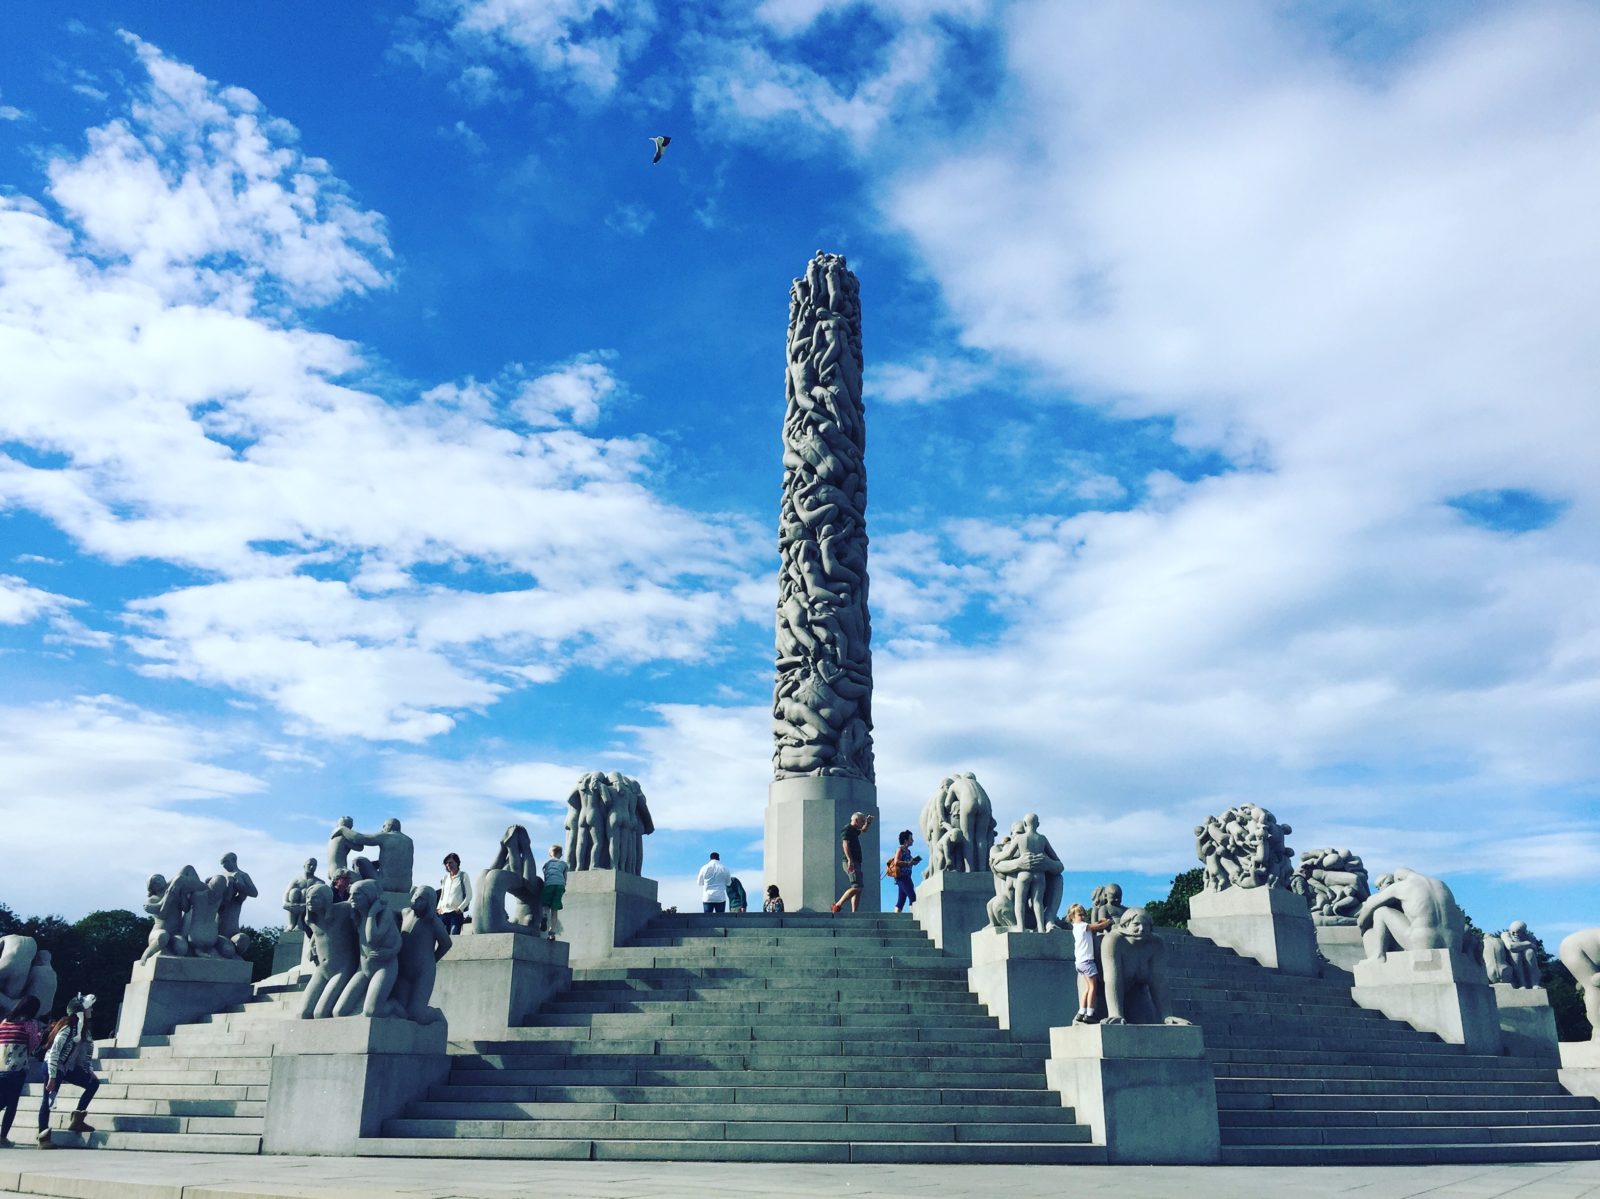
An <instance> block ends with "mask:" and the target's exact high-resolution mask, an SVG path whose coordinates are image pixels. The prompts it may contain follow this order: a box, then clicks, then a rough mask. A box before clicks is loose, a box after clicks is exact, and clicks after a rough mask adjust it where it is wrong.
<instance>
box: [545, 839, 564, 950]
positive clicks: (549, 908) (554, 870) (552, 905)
mask: <svg viewBox="0 0 1600 1199" xmlns="http://www.w3.org/2000/svg"><path fill="white" fill-rule="evenodd" d="M541 877H542V878H543V879H544V887H543V888H542V889H541V890H540V891H539V905H540V906H541V907H542V908H544V927H545V931H546V932H548V933H549V934H550V939H551V940H552V941H554V940H555V939H556V934H557V933H558V932H560V931H561V897H562V896H563V895H565V894H566V893H567V864H566V863H565V862H563V861H562V860H561V846H559V845H552V846H551V847H550V856H549V857H548V858H547V859H545V863H544V870H543V871H542V872H541Z"/></svg>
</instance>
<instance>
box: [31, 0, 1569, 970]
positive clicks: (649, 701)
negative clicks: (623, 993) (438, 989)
mask: <svg viewBox="0 0 1600 1199" xmlns="http://www.w3.org/2000/svg"><path fill="white" fill-rule="evenodd" d="M1596 61H1600V7H1597V6H1596V5H1595V4H1593V3H1512V2H1507V3H1494V4H1481V3H1471V2H1451V3H1417V4H1412V5H1406V6H1395V5H1389V4H1379V3H1371V2H1365V0H1350V2H1347V3H1336V2H1331V0H1330V2H1329V3H1324V4H1315V5H1295V4H1289V3H1283V2H1278V3H1266V2H1259V3H1252V2H1249V0H1226V2H1224V3H1218V4H1208V5H1193V4H1187V3H1176V2H1173V3H1158V2H1146V0H1118V2H1114V3H1077V2H1072V3H1062V2H1060V0H1044V2H1039V3H1030V2H1025V0H1018V2H1014V3H1000V2H990V0H865V2H844V0H763V2H760V3H742V4H718V3H710V2H700V0H696V2H694V3H682V4H679V3H668V2H666V0H418V2H415V3H399V4H393V5H360V4H341V5H324V4H319V3H310V2H307V0H283V2H282V3H277V4H273V5H228V6H218V5H212V4H203V3H198V2H196V0H172V2H170V3H166V4H161V5H134V6H129V5H96V4H93V3H86V4H81V5H74V6H72V12H71V16H70V17H69V16H68V14H67V12H66V11H65V10H63V9H62V8H61V7H60V6H57V5H48V4H13V5H7V6H4V8H3V9H0V363H3V364H4V367H3V370H0V828H4V830H5V833H4V846H5V852H4V854H3V858H4V866H3V867H0V902H3V903H5V904H7V905H8V906H10V907H11V908H13V909H14V910H16V911H18V912H23V913H39V912H45V911H53V912H59V913H61V914H64V915H66V916H68V917H76V916H79V915H82V914H84V913H85V912H87V911H90V910H93V909H96V908H104V907H137V905H138V903H139V901H140V900H141V898H142V895H143V880H144V878H145V877H146V876H147V875H148V874H150V873H152V872H155V871H161V872H163V873H168V874H170V873H171V872H172V871H174V870H176V869H178V868H179V867H180V866H181V865H183V864H184V863H186V862H192V863H194V864H195V865H196V866H198V867H199V868H200V869H201V870H202V873H205V872H207V871H208V870H209V869H210V867H211V865H212V863H213V862H214V861H215V860H216V859H218V858H219V857H220V856H221V854H222V853H223V852H225V851H228V850H233V851H237V852H238V854H239V857H240V861H241V865H242V866H243V867H244V868H245V869H246V870H248V871H250V872H251V873H252V874H254V875H255V877H256V879H257V882H258V884H260V885H261V886H262V890H263V893H264V894H265V895H267V896H268V897H269V900H270V897H271V896H272V895H274V894H276V893H277V890H278V884H279V880H282V882H283V883H285V884H286V883H287V881H288V879H289V878H290V877H291V875H292V874H293V873H294V870H295V865H296V863H298V862H299V861H301V860H303V859H304V858H305V857H306V856H309V855H313V854H315V855H318V856H320V852H321V849H322V846H323V845H324V842H325V839H326V836H327V830H328V829H329V827H331V825H332V823H333V821H334V820H335V819H336V818H337V817H339V816H341V815H345V814H349V815H352V816H354V818H355V820H356V824H357V826H358V827H365V826H372V825H376V824H378V823H379V822H380V821H381V820H383V819H384V818H386V817H390V816H396V817H399V818H400V819H401V820H402V822H403V824H404V827H405V829H406V831H408V832H410V833H411V834H412V835H413V836H414V838H415V839H416V842H417V852H418V855H419V856H418V860H419V862H425V863H430V864H431V863H432V862H435V861H437V860H438V859H440V858H442V856H443V854H444V853H445V852H446V851H451V850H453V851H456V852H459V853H460V855H461V857H462V859H463V862H464V864H465V867H466V869H467V870H468V871H469V872H473V871H475V870H477V869H480V868H481V867H482V866H483V865H485V864H487V859H488V858H489V857H490V855H491V854H492V852H493V850H494V848H495V845H496V842H497V839H498V835H499V833H500V831H501V830H502V829H503V828H504V827H505V826H506V825H508V824H511V823H524V824H526V825H528V827H529V829H530V831H531V832H532V834H533V836H534V838H535V840H536V842H537V841H540V840H547V839H548V840H555V839H557V837H558V834H559V829H560V822H561V818H562V816H563V814H564V812H565V797H566V795H567V794H568V792H569V791H570V790H571V789H572V787H573V785H574V783H575V782H576V780H577V777H578V776H579V775H580V774H581V773H583V772H584V771H587V770H620V771H623V772H624V773H627V774H630V775H633V776H635V777H637V778H638V779H639V780H640V781H641V783H642V785H643V787H644V790H645V792H646V794H647V796H648V798H649V803H650V807H651V810H652V812H653V813H654V816H655V821H656V824H657V826H658V831H657V833H656V834H655V835H654V836H653V837H651V838H650V839H649V841H648V843H647V846H646V851H645V873H646V874H647V875H649V876H651V877H654V878H657V879H658V880H660V882H661V885H662V897H663V901H664V902H666V903H675V904H677V905H680V906H683V905H692V904H693V903H694V902H695V901H696V898H697V896H696V893H695V891H694V888H693V885H692V876H693V874H694V872H695V870H696V869H697V868H698V865H699V864H700V863H701V862H702V861H703V860H704V857H705V855H706V853H707V852H708V851H709V850H711V849H718V850H720V852H721V853H722V856H723V858H724V860H725V861H727V862H729V864H730V865H732V866H733V868H734V870H735V873H737V874H739V875H740V876H741V878H743V879H744V880H745V881H746V883H747V885H749V884H751V883H757V884H758V883H759V880H760V877H761V867H762V864H761V845H760V841H761V821H762V814H763V810H764V807H765V802H766V787H767V784H768V782H769V781H770V778H771V765H770V753H771V741H770V737H771V734H770V726H769V720H770V702H771V668H772V657H773V651H772V608H773V604H774V602H775V599H776V594H777V584H776V577H775V576H776V566H777V549H776V536H775V534H776V521H777V510H778V498H779V491H780V484H781V477H782V465H781V460H780V447H779V440H780V426H781V422H782V417H783V353H784V351H783V346H784V340H783V339H784V329H785V324H786V320H787V305H788V286H789V281H790V280H791V278H793V277H794V276H795V275H797V274H799V273H800V271H801V270H802V269H803V268H804V266H805V263H806V261H807V260H808V259H809V258H810V257H811V255H812V254H813V253H814V252H815V251H816V250H818V249H826V250H829V251H834V252H840V253H843V254H846V255H847V256H848V258H849V261H850V265H851V267H852V269H854V270H855V271H856V273H857V274H858V275H859V277H860V280H861V296H862V308H863V323H864V344H865V355H866V376H865V377H866V384H865V387H866V404H867V408H868V418H867V419H868V427H869V434H868V458H867V462H868V477H869V480H870V488H871V499H870V506H869V527H870V532H871V536H872V546H871V558H870V563H871V576H872V606H873V613H872V615H873V622H874V629H875V640H874V661H875V667H876V693H875V700H874V712H875V717H876V722H877V727H876V746H877V760H878V788H879V799H880V805H881V808H882V811H883V821H884V823H885V824H886V825H892V826H896V827H914V826H915V824H916V821H915V815H916V813H917V811H918V810H919V809H920V808H921V806H922V805H923V804H924V803H925V802H926V801H927V799H928V797H929V796H930V795H931V794H933V792H934V791H935V790H936V788H937V786H938V783H939V781H940V779H941V778H943V777H944V776H946V775H948V774H949V773H951V772H953V771H958V770H972V771H975V772H976V773H977V775H978V777H979V779H980V780H981V781H982V782H983V783H984V785H985V787H986V789H987V790H988V792H989V794H990V795H991V797H992V798H993V801H994V804H995V809H996V814H997V816H998V817H999V818H1000V819H1001V820H1002V821H1003V822H1007V823H1009V822H1010V821H1012V820H1014V819H1016V818H1018V817H1020V816H1021V815H1022V814H1023V813H1024V812H1030V811H1031V812H1037V813H1039V815H1040V817H1041V821H1042V828H1043V831H1044V832H1045V833H1046V834H1047V835H1049V836H1050V838H1051V840H1052V842H1053V844H1054V846H1055V848H1056V850H1057V852H1058V853H1059V855H1060V856H1061V857H1062V859H1063V861H1064V862H1065V863H1066V864H1067V867H1068V870H1069V880H1070V882H1071V887H1072V888H1075V889H1077V890H1078V891H1081V892H1082V894H1083V895H1087V894H1088V891H1089V889H1090V888H1091V887H1092V886H1093V885H1094V884H1095V883H1098V882H1103V881H1120V882H1121V883H1122V884H1123V886H1124V888H1125V890H1126V891H1127V893H1128V895H1129V898H1130V899H1136V900H1137V899H1143V898H1149V897H1156V896H1163V895H1165V893H1166V889H1167V883H1168V881H1169V880H1170V878H1171V876H1172V875H1173V874H1175V873H1176V872H1178V871H1180V870H1183V869H1186V868H1188V867H1189V866H1191V865H1193V864H1194V856H1193V855H1194V850H1193V836H1192V832H1191V829H1192V827H1193V826H1194V825H1195V824H1196V823H1197V822H1198V820H1199V819H1200V818H1202V817H1203V816H1204V815H1206V814H1207V813H1214V812H1219V811H1221V810H1223V809H1224V808H1226V807H1228V806H1229V805H1231V804H1235V803H1241V802H1247V801H1248V802H1254V803H1258V804H1262V805H1264V806H1266V807H1269V808H1270V809H1272V810H1273V811H1274V812H1275V813H1276V814H1277V815H1278V817H1279V818H1280V820H1282V821H1284V822H1286V823H1288V824H1289V825H1290V826H1291V827H1292V828H1293V830H1294V832H1293V835H1292V836H1291V838H1290V843H1291V844H1292V845H1294V846H1296V847H1297V848H1299V849H1313V848H1318V847H1330V846H1339V847H1348V848H1351V849H1353V850H1355V851H1356V852H1357V853H1359V854H1361V855H1362V856H1363V857H1364V859H1365V861H1366V862H1367V864H1368V866H1369V867H1370V868H1371V869H1372V870H1373V872H1374V874H1376V873H1377V872H1379V871H1382V870H1385V869H1392V868H1393V867H1396V866H1401V865H1404V866H1409V867H1411V868H1413V869H1416V870H1420V871H1423V872H1425V873H1430V874H1436V875H1438V876H1440V877H1443V878H1445V879H1446V880H1447V881H1448V882H1449V883H1450V884H1451V886H1452V887H1453V888H1454V889H1455V891H1456V893H1457V895H1458V897H1459V898H1460V900H1461V902H1462V904H1463V906H1464V907H1465V908H1466V909H1467V911H1468V912H1469V913H1470V914H1471V915H1472V916H1473V918H1474V919H1475V920H1476V921H1477V922H1478V923H1479V924H1480V925H1482V926H1484V927H1486V928H1501V927H1504V926H1505V925H1506V924H1507V923H1508V922H1509V921H1511V920H1513V919H1525V920H1527V921H1528V922H1529V924H1530V926H1531V927H1532V929H1533V931H1534V932H1535V933H1536V934H1539V935H1541V936H1543V937H1544V938H1545V939H1546V940H1552V941H1553V940H1554V939H1559V937H1560V936H1561V935H1563V934H1565V933H1566V932H1568V931H1571V930H1572V929H1574V928H1577V927H1583V926H1588V925H1594V924H1600V900H1597V899H1596V898H1595V891H1594V888H1593V886H1592V885H1591V882H1592V879H1593V877H1594V875H1595V873H1596V870H1597V868H1600V804H1597V800H1600V737H1597V729H1600V626H1597V616H1600V527H1597V526H1600V470H1597V469H1596V467H1595V463H1596V446H1597V445H1600V403H1597V396H1596V385H1597V383H1600V338H1597V337H1596V336H1595V335H1594V319H1595V318H1594V314H1595V312H1596V310H1597V309H1600V294H1597V293H1600V221H1597V220H1596V219H1595V214H1596V213H1597V212H1600V73H1597V72H1596V71H1595V70H1594V67H1593V64H1594V63H1595V62H1596ZM655 134H667V135H670V136H671V137H672V139H673V140H672V144H671V146H670V147H669V148H668V150H667V152H666V154H665V155H664V157H663V160H662V161H661V163H660V164H658V165H652V164H651V161H650V158H651V154H652V147H651V145H650V143H649V140H648V139H649V138H650V137H651V136H653V135H655ZM422 877H427V874H426V873H425V872H424V873H423V874H422ZM751 890H752V892H754V887H751ZM272 907H273V905H272V904H271V903H270V902H269V901H263V902H262V905H261V906H260V907H259V908H257V909H256V910H255V912H254V913H252V911H251V910H250V909H249V908H247V909H246V912H245V918H246V922H247V923H249V922H256V923H261V924H266V923H272V922H274V918H275V913H274V912H273V910H272Z"/></svg>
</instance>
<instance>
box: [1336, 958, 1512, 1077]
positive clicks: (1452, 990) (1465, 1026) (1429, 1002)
mask: <svg viewBox="0 0 1600 1199" xmlns="http://www.w3.org/2000/svg"><path fill="white" fill-rule="evenodd" d="M1352 974H1353V976H1354V978H1355V986H1353V987H1351V988H1350V997H1351V998H1352V999H1354V1000H1355V1001H1356V1002H1357V1003H1358V1004H1360V1005H1361V1006H1362V1007H1364V1008H1371V1009H1373V1010H1374V1011H1379V1012H1382V1013H1383V1014H1384V1015H1385V1016H1388V1017H1389V1019H1391V1020H1403V1021H1404V1022H1405V1023H1407V1024H1409V1025H1411V1027H1412V1028H1416V1029H1420V1030H1421V1031H1423V1032H1431V1033H1435V1034H1437V1035H1438V1036H1439V1037H1440V1038H1441V1039H1442V1040H1445V1041H1448V1042H1449V1043H1450V1044H1452V1045H1463V1046H1465V1047H1466V1050H1467V1052H1468V1053H1496V1054H1497V1053H1499V1052H1500V1015H1499V1011H1498V1009H1497V1008H1496V1006H1495V1001H1494V989H1493V988H1492V987H1491V986H1490V985H1489V980H1488V978H1486V977H1485V976H1484V973H1483V964H1482V963H1481V962H1478V961H1475V960H1474V959H1472V958H1469V957H1467V956H1466V955H1465V954H1463V953H1459V952H1457V951H1455V950H1452V949H1412V950H1395V951H1393V952H1391V953H1388V954H1386V955H1385V956H1384V958H1383V960H1382V961H1377V960H1375V959H1363V960H1361V961H1359V962H1357V963H1356V964H1355V969H1354V970H1353V971H1352Z"/></svg>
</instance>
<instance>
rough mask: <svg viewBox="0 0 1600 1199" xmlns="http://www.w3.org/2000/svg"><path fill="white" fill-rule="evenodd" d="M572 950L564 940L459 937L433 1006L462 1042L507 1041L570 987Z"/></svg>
mask: <svg viewBox="0 0 1600 1199" xmlns="http://www.w3.org/2000/svg"><path fill="white" fill-rule="evenodd" d="M568 877H569V878H571V877H572V876H571V875H568ZM569 950H570V946H569V945H568V943H567V942H565V941H550V940H547V939H546V938H544V937H542V936H534V935H532V934H530V933H475V934H473V935H472V936H470V937H456V938H454V940H453V941H452V942H451V945H450V952H449V953H448V954H446V955H445V956H444V957H443V958H442V959H441V960H440V962H439V965H438V975H437V977H436V979H435V981H434V984H433V1006H434V1007H436V1008H438V1009H439V1010H440V1011H442V1012H443V1013H444V1015H445V1019H446V1021H448V1022H449V1026H450V1035H451V1036H452V1037H454V1038H455V1039H456V1040H458V1041H489V1040H495V1039H497V1038H501V1037H504V1036H506V1035H507V1033H508V1031H509V1030H510V1029H513V1028H516V1027H518V1026H520V1025H524V1024H527V1023H528V1021H529V1019H530V1018H531V1017H532V1016H533V1014H534V1013H535V1012H537V1011H538V1010H539V1008H540V1007H541V1006H542V1005H543V1004H544V1002H545V1001H546V1000H547V999H549V998H550V997H551V996H552V995H554V994H556V993H557V992H559V991H564V990H565V989H566V988H567V987H568V986H569V985H570V984H571V982H572V968H571V967H570V966H568V964H567V960H568V953H569Z"/></svg>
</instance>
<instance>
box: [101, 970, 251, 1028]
mask: <svg viewBox="0 0 1600 1199" xmlns="http://www.w3.org/2000/svg"><path fill="white" fill-rule="evenodd" d="M249 997H250V963H249V962H248V961H245V960H244V959H242V958H221V957H210V958H192V957H172V956H169V955H167V954H158V955H156V956H155V957H151V958H145V959H143V960H141V961H138V962H135V963H134V965H133V973H132V978H131V980H130V981H129V983H128V985H127V987H126V988H125V989H124V990H123V992H122V1008H121V1010H120V1011H119V1012H118V1014H117V1033H116V1038H115V1041H114V1042H113V1043H114V1044H116V1045H118V1046H129V1047H131V1046H137V1045H138V1044H139V1042H140V1040H141V1039H142V1038H144V1037H148V1036H160V1035H163V1034H166V1033H170V1032H172V1031H173V1029H175V1028H177V1027H178V1025H180V1024H188V1023H191V1022H192V1021H195V1020H199V1019H201V1018H202V1017H205V1016H209V1015H211V1014H212V1013H213V1012H220V1011H223V1010H224V1009H226V1008H230V1007H233V1006H235V1005H236V1004H240V1003H243V1002H244V1001H245V1000H246V999H248V998H249Z"/></svg>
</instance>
